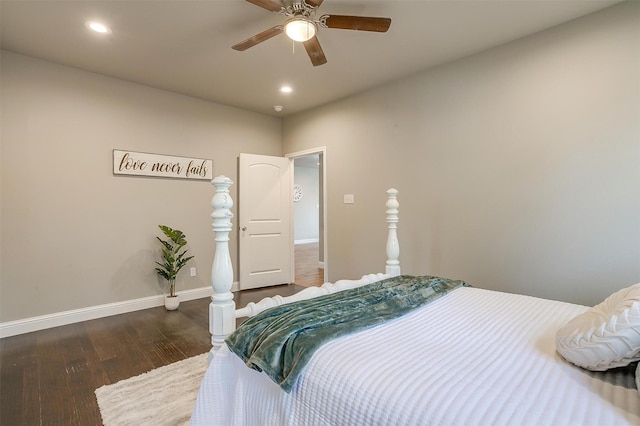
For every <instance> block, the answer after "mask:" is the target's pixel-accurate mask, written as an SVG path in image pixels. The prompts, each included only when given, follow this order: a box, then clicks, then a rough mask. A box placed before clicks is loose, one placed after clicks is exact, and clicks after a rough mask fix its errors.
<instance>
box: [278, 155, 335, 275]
mask: <svg viewBox="0 0 640 426" xmlns="http://www.w3.org/2000/svg"><path fill="white" fill-rule="evenodd" d="M287 157H289V158H291V160H292V163H293V201H294V202H293V215H292V217H293V240H294V271H295V273H294V275H295V279H294V282H295V283H296V284H297V285H300V286H304V287H308V286H314V285H321V284H322V283H323V282H324V281H325V277H326V262H325V259H326V249H325V248H326V240H325V235H326V234H325V222H324V219H325V217H326V215H325V202H324V193H325V191H324V182H325V179H324V160H325V153H324V148H323V149H319V150H311V151H305V152H298V153H293V154H288V155H287Z"/></svg>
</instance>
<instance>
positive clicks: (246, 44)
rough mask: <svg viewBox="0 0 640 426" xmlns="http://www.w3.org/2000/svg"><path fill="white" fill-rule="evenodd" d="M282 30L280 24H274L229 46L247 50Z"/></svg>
mask: <svg viewBox="0 0 640 426" xmlns="http://www.w3.org/2000/svg"><path fill="white" fill-rule="evenodd" d="M282 30H283V27H282V25H276V26H275V27H273V28H269V29H268V30H265V31H263V32H261V33H259V34H256V35H254V36H253V37H249V38H248V39H246V40H244V41H241V42H240V43H238V44H236V45H233V46H231V48H232V49H234V50H239V51H240V52H242V51H244V50H247V49H248V48H250V47H253V46H255V45H256V44H259V43H262V42H263V41H267V40H269V39H270V38H271V37H275V36H277V35H278V34H281V33H282Z"/></svg>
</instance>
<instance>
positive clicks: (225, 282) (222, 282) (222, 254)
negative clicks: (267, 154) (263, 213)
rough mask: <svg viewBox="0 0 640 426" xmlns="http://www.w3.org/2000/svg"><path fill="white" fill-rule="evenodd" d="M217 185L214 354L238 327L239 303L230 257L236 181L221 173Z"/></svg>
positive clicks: (211, 329)
mask: <svg viewBox="0 0 640 426" xmlns="http://www.w3.org/2000/svg"><path fill="white" fill-rule="evenodd" d="M211 184H212V185H213V186H215V187H216V193H215V195H214V196H213V199H212V200H211V205H212V206H213V213H212V214H211V218H212V219H213V225H212V228H213V232H214V234H215V241H216V253H215V255H214V257H213V266H212V267H211V286H212V287H213V296H211V303H210V304H209V332H210V333H211V344H212V346H213V347H212V348H211V353H210V354H209V360H211V357H212V356H213V354H214V353H215V352H216V351H217V350H218V349H219V348H220V346H221V345H222V343H223V342H224V339H225V338H226V337H227V336H228V335H229V334H231V333H232V332H233V330H235V327H236V317H235V310H236V304H235V302H234V301H233V293H231V286H232V285H233V266H232V265H231V257H230V256H229V232H231V229H232V227H231V218H232V217H233V213H231V207H233V200H232V199H231V196H230V195H229V187H230V186H231V185H233V181H232V180H231V179H229V178H228V177H226V176H217V177H216V178H215V179H213V180H212V181H211Z"/></svg>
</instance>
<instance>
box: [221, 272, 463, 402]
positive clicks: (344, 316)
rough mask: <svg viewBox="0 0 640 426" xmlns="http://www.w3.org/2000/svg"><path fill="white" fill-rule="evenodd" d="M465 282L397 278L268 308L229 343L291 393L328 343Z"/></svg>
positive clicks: (249, 361)
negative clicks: (301, 374) (316, 351)
mask: <svg viewBox="0 0 640 426" xmlns="http://www.w3.org/2000/svg"><path fill="white" fill-rule="evenodd" d="M462 286H468V285H467V284H466V283H465V282H463V281H453V280H448V279H445V278H437V277H430V276H422V277H414V276H408V275H403V276H399V277H393V278H389V279H386V280H382V281H379V282H376V283H372V284H369V285H365V286H362V287H358V288H354V289H351V290H345V291H341V292H338V293H333V294H329V295H326V296H321V297H317V298H315V299H309V300H303V301H300V302H294V303H290V304H286V305H282V306H278V307H275V308H271V309H268V310H266V311H264V312H262V313H260V314H258V315H256V316H255V317H253V318H250V319H248V320H247V321H245V322H244V323H243V324H242V325H241V326H240V327H239V328H238V329H237V330H236V331H235V332H234V333H233V334H232V335H231V336H229V337H228V338H227V340H226V343H227V346H228V347H229V349H230V350H231V351H233V352H234V353H235V354H236V355H238V356H239V357H240V358H242V359H243V360H244V362H245V363H246V364H247V366H249V367H250V368H253V369H254V370H258V371H264V372H265V373H266V374H267V375H268V376H269V377H270V378H271V379H272V380H273V381H275V382H276V383H277V384H279V385H280V387H281V388H282V389H284V390H285V391H286V392H290V391H291V388H292V387H293V385H294V384H295V382H296V380H297V378H298V376H299V375H300V373H301V372H302V370H303V369H304V367H305V365H306V364H307V362H308V361H309V360H310V359H311V357H312V355H313V353H314V351H315V350H316V349H318V348H319V347H320V346H321V345H323V344H324V343H326V342H328V341H330V340H332V339H335V338H337V337H340V336H344V335H347V334H350V333H354V332H356V331H360V330H365V329H368V328H371V327H374V326H376V325H378V324H382V323H383V322H385V321H388V320H390V319H393V318H397V317H400V316H402V315H404V314H406V313H408V312H411V311H413V310H414V309H416V308H419V307H420V306H422V305H425V304H426V303H429V302H431V301H432V300H435V299H437V298H439V297H441V296H443V295H444V294H446V293H448V292H450V291H452V290H454V289H456V288H458V287H462Z"/></svg>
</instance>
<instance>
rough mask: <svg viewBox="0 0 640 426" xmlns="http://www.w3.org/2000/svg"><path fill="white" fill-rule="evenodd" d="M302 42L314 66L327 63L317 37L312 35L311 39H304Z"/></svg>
mask: <svg viewBox="0 0 640 426" xmlns="http://www.w3.org/2000/svg"><path fill="white" fill-rule="evenodd" d="M303 44H304V48H305V49H306V50H307V54H308V55H309V59H311V63H312V64H313V66H314V67H317V66H318V65H322V64H326V63H327V58H326V57H325V56H324V52H323V51H322V47H320V42H319V41H318V37H313V38H312V39H309V40H307V41H305V42H304V43H303Z"/></svg>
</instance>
